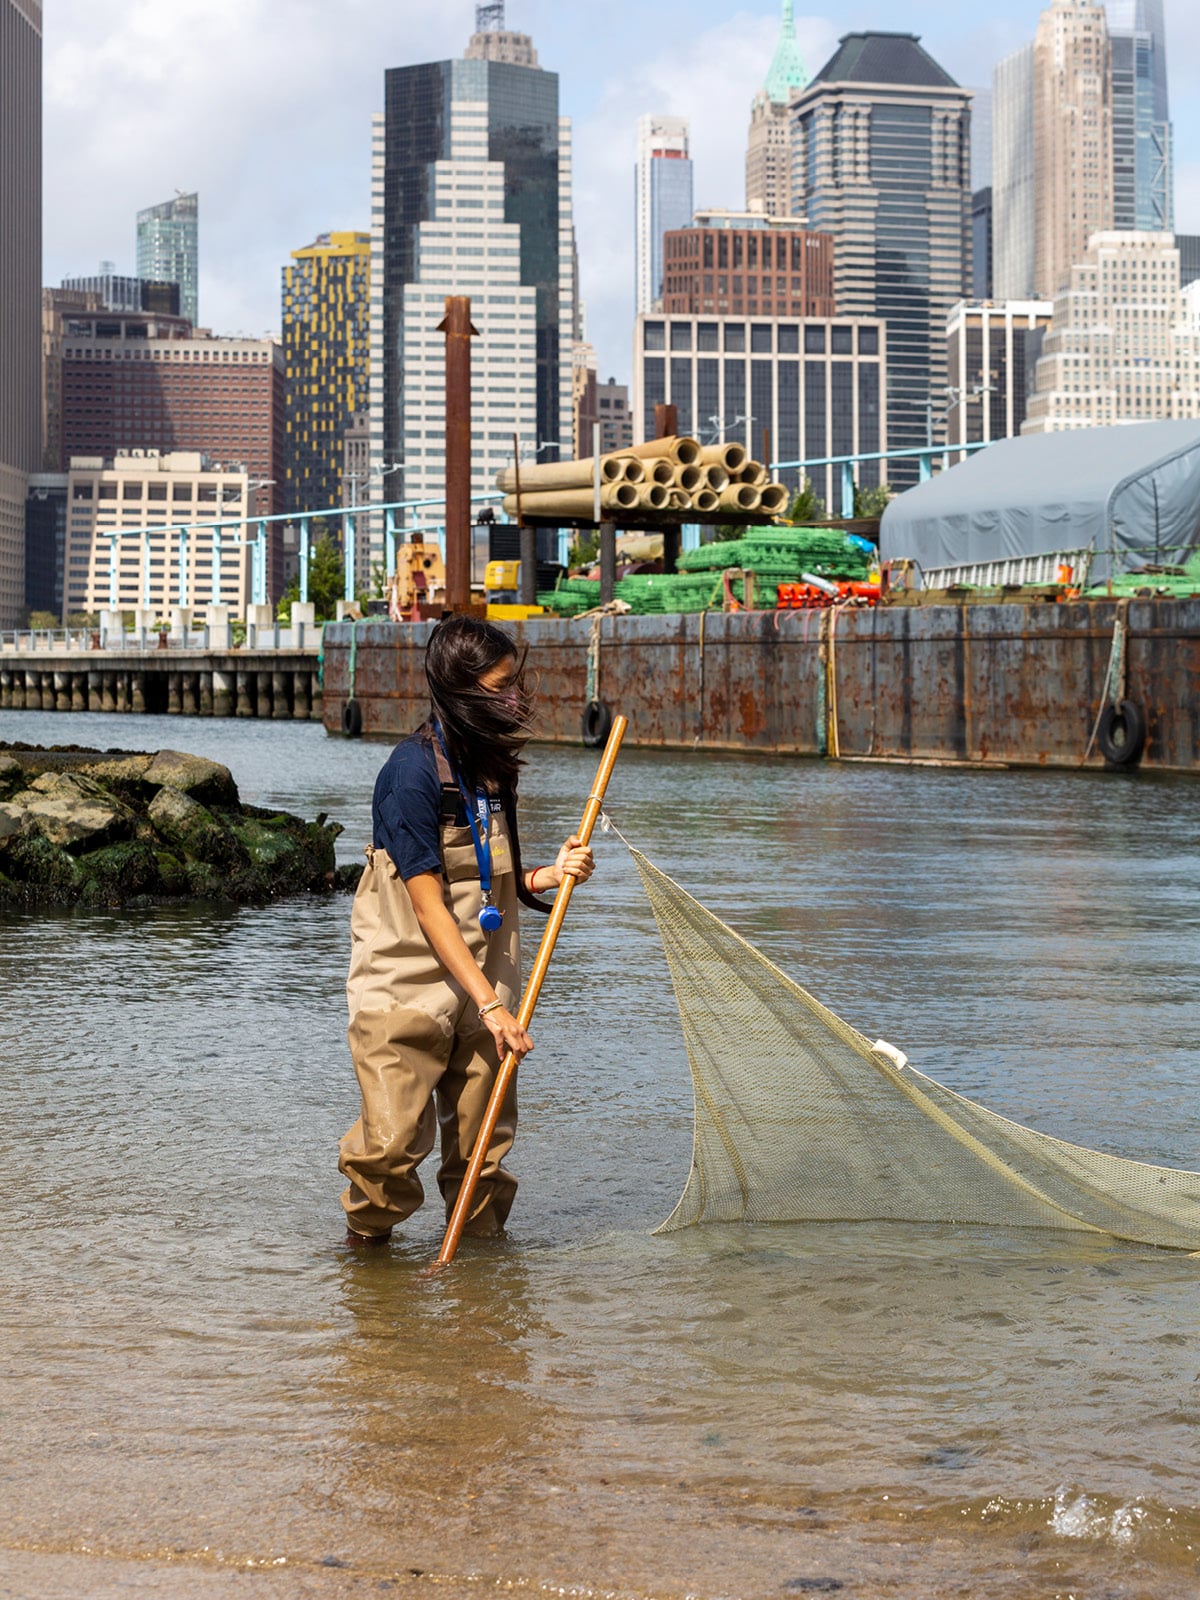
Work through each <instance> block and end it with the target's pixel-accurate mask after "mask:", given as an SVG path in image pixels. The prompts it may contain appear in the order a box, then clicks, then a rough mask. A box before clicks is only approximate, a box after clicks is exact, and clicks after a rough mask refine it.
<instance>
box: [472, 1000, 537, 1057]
mask: <svg viewBox="0 0 1200 1600" xmlns="http://www.w3.org/2000/svg"><path fill="white" fill-rule="evenodd" d="M483 1020H484V1023H485V1024H486V1026H487V1030H488V1032H489V1033H490V1034H491V1036H492V1038H493V1039H495V1041H496V1048H497V1050H498V1051H499V1052H500V1059H501V1061H503V1060H504V1057H505V1056H506V1055H507V1054H508V1052H509V1051H510V1050H511V1051H512V1053H513V1055H515V1056H516V1058H517V1060H518V1061H520V1060H522V1059H523V1057H525V1056H527V1055H528V1054H529V1052H530V1051H531V1050H532V1049H533V1040H532V1039H531V1038H530V1037H529V1035H528V1034H527V1033H526V1032H525V1029H524V1028H523V1027H522V1026H521V1024H520V1023H519V1022H518V1021H517V1019H516V1017H514V1016H513V1014H512V1012H511V1011H508V1010H506V1008H505V1007H504V1006H497V1007H496V1009H495V1011H489V1012H488V1014H487V1016H486V1017H484V1019H483Z"/></svg>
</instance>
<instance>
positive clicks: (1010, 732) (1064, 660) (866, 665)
mask: <svg viewBox="0 0 1200 1600" xmlns="http://www.w3.org/2000/svg"><path fill="white" fill-rule="evenodd" d="M431 626H432V624H431V623H391V622H385V621H380V620H375V619H369V620H367V621H364V622H358V623H348V622H343V623H337V624H329V625H328V626H327V627H326V629H325V637H324V691H325V692H324V722H325V726H326V727H327V728H328V729H329V730H330V731H331V732H337V733H340V732H342V731H343V730H344V728H345V727H347V726H349V728H350V731H355V729H356V727H360V728H361V731H362V732H363V733H364V734H366V735H367V736H368V737H375V738H380V739H398V738H400V737H401V736H403V735H404V734H406V733H408V732H410V731H411V730H412V729H413V728H414V727H416V726H417V724H418V723H419V722H420V721H421V719H422V718H423V717H424V715H425V712H426V707H427V704H428V702H427V697H426V694H425V686H424V678H423V674H422V655H423V651H424V647H425V641H426V639H427V637H428V633H429V629H430V627H431ZM512 627H513V631H514V633H516V634H517V635H518V636H519V637H520V638H521V639H523V641H524V642H525V643H527V644H528V646H529V661H530V665H531V667H532V668H533V669H534V670H535V671H536V672H537V674H538V677H539V680H540V690H539V705H540V728H541V737H542V738H543V739H545V740H547V741H551V742H558V743H579V742H580V741H581V738H582V737H583V731H584V725H585V719H587V720H588V726H589V729H590V730H591V731H593V732H594V730H595V726H596V722H597V717H596V714H595V707H596V705H597V704H598V705H599V706H600V707H605V706H607V707H611V708H612V709H613V710H619V711H621V712H623V713H624V714H625V715H626V716H627V717H628V718H629V724H630V729H629V736H628V737H629V740H630V742H632V743H635V744H638V745H641V746H645V747H648V748H666V749H669V748H675V749H697V750H723V751H744V752H761V753H763V754H772V755H796V756H827V757H834V758H840V759H843V760H851V759H859V760H861V759H866V760H881V761H897V762H913V761H928V762H948V763H955V764H963V765H968V766H969V765H991V766H996V765H1009V766H1039V767H1078V766H1081V765H1084V764H1085V763H1086V764H1092V765H1095V766H1103V765H1105V755H1104V754H1103V753H1102V750H1103V748H1104V745H1103V741H1098V740H1097V739H1096V737H1095V735H1096V730H1097V724H1098V723H1099V722H1101V720H1102V718H1101V713H1102V712H1103V711H1104V710H1105V707H1106V706H1108V705H1112V706H1117V705H1121V704H1124V705H1126V706H1127V707H1128V708H1129V715H1130V717H1131V719H1134V720H1140V724H1141V727H1140V730H1139V737H1138V738H1137V739H1135V740H1133V741H1131V742H1130V743H1129V745H1128V746H1127V747H1126V748H1125V749H1124V750H1122V749H1120V748H1118V749H1117V751H1116V752H1115V754H1116V757H1117V759H1116V760H1115V761H1114V760H1112V759H1109V761H1108V764H1109V765H1123V766H1129V767H1132V766H1135V765H1140V766H1142V767H1145V768H1152V769H1156V770H1160V771H1171V772H1195V771H1197V770H1198V769H1200V597H1193V598H1190V599H1164V598H1147V599H1133V600H1103V599H1101V600H1074V601H1072V600H1066V601H1060V602H1059V603H1056V604H1044V603H1027V602H1023V603H1008V604H994V605H989V604H979V603H973V604H923V605H913V606H894V607H893V606H876V607H871V608H863V609H861V610H844V611H838V610H836V609H830V610H827V611H824V612H818V611H761V612H747V611H740V612H730V613H716V612H709V613H699V614H694V615H664V616H593V617H581V618H576V619H575V620H573V621H564V620H559V619H551V618H530V619H529V620H528V621H526V622H524V623H521V624H513V625H512ZM589 706H591V707H592V714H591V716H590V718H589V717H588V708H589ZM1108 748H1109V751H1110V758H1111V755H1112V754H1113V752H1112V749H1111V745H1110V746H1109V747H1108Z"/></svg>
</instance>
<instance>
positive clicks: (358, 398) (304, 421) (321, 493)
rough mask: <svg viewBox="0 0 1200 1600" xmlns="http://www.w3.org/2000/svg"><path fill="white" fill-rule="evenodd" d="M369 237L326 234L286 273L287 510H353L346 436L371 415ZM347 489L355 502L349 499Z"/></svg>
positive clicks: (361, 486) (362, 486)
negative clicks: (355, 421)
mask: <svg viewBox="0 0 1200 1600" xmlns="http://www.w3.org/2000/svg"><path fill="white" fill-rule="evenodd" d="M370 304H371V235H370V234H369V233H324V234H322V235H321V236H320V238H318V239H317V240H316V242H315V243H314V244H310V245H308V246H307V247H306V248H305V249H303V250H293V251H292V263H291V265H290V266H287V267H284V269H283V360H284V459H283V479H284V505H285V507H286V509H287V510H288V511H306V510H313V509H315V508H316V507H318V506H336V505H343V504H349V505H355V504H358V503H359V501H358V496H359V493H360V492H361V494H362V496H363V498H364V499H365V497H366V492H367V478H366V474H365V473H364V474H363V478H362V482H361V483H354V484H349V485H343V481H342V480H343V472H344V464H345V449H344V444H345V436H346V430H347V429H348V428H349V427H350V425H351V423H352V422H353V419H354V417H355V415H356V414H357V413H360V412H364V411H365V410H366V409H367V395H368V387H367V386H368V377H367V374H368V356H369V349H370ZM343 487H346V488H349V489H350V491H351V494H352V498H351V499H349V500H345V499H344V498H343V493H342V491H343Z"/></svg>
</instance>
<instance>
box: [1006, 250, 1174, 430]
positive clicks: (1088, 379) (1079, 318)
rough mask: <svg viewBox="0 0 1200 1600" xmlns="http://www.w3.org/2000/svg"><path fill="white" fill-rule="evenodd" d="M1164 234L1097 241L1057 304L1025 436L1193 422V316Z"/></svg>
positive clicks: (1057, 297)
mask: <svg viewBox="0 0 1200 1600" xmlns="http://www.w3.org/2000/svg"><path fill="white" fill-rule="evenodd" d="M1196 311H1197V303H1196V299H1195V290H1194V287H1193V288H1192V289H1186V290H1181V289H1180V284H1179V251H1178V249H1177V248H1176V245H1175V240H1174V238H1173V237H1172V235H1171V234H1169V233H1115V232H1114V233H1097V234H1094V235H1093V236H1092V240H1091V243H1090V244H1089V246H1088V248H1087V251H1086V252H1085V254H1084V256H1083V258H1082V259H1081V260H1080V261H1078V262H1077V263H1076V264H1075V265H1074V266H1073V267H1072V268H1071V274H1070V279H1069V281H1068V283H1066V284H1065V285H1064V286H1063V288H1062V289H1061V290H1060V291H1059V293H1058V294H1057V295H1055V297H1054V321H1053V324H1052V326H1051V328H1050V331H1049V332H1048V333H1047V334H1046V338H1045V340H1044V342H1043V344H1042V353H1041V357H1040V359H1039V360H1038V363H1037V369H1036V381H1035V383H1034V384H1033V385H1031V393H1030V396H1029V406H1028V411H1027V414H1026V420H1025V423H1024V425H1023V426H1022V428H1021V432H1022V433H1056V432H1060V431H1061V430H1063V429H1065V428H1095V427H1105V426H1108V425H1110V424H1112V423H1117V422H1153V421H1157V420H1159V419H1161V418H1168V417H1187V418H1191V417H1198V416H1200V318H1197V315H1196Z"/></svg>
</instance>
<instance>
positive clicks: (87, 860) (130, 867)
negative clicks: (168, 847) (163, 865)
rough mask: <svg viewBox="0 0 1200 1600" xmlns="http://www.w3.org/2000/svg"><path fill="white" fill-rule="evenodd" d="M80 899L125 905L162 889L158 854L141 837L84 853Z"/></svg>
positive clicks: (89, 901) (111, 904)
mask: <svg viewBox="0 0 1200 1600" xmlns="http://www.w3.org/2000/svg"><path fill="white" fill-rule="evenodd" d="M78 866H79V873H80V877H81V878H82V880H83V881H82V885H81V888H80V895H79V897H80V899H81V900H82V902H83V904H84V905H93V906H122V905H128V904H130V902H131V901H137V900H146V899H149V898H151V897H153V896H156V895H158V894H160V893H161V892H162V889H163V881H162V874H161V873H160V871H159V866H158V854H157V852H156V851H155V850H154V849H153V848H152V846H150V845H148V844H146V843H145V842H144V840H141V839H130V840H128V841H127V842H126V843H124V844H112V845H107V846H106V847H105V848H104V849H102V850H93V851H91V852H90V853H89V854H88V855H86V856H83V857H82V858H81V859H80V861H79V863H78Z"/></svg>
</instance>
